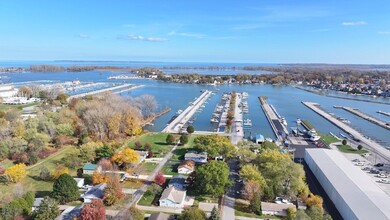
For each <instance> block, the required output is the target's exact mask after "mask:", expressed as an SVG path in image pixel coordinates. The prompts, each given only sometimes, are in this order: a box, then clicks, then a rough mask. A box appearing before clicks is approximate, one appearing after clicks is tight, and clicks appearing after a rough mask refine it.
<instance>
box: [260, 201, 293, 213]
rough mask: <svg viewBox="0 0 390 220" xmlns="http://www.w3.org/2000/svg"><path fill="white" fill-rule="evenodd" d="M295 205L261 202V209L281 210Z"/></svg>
mask: <svg viewBox="0 0 390 220" xmlns="http://www.w3.org/2000/svg"><path fill="white" fill-rule="evenodd" d="M293 207H295V206H294V205H293V204H278V203H271V202H261V210H263V211H273V212H281V211H284V210H286V209H288V208H293Z"/></svg>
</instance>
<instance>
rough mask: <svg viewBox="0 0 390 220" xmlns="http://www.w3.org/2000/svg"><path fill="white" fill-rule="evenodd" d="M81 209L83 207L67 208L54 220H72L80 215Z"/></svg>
mask: <svg viewBox="0 0 390 220" xmlns="http://www.w3.org/2000/svg"><path fill="white" fill-rule="evenodd" d="M82 207H83V205H79V206H76V207H74V206H71V207H68V208H66V209H65V210H64V211H63V212H62V213H61V215H59V216H58V217H57V218H55V220H73V219H75V217H78V216H79V215H80V213H81V208H82Z"/></svg>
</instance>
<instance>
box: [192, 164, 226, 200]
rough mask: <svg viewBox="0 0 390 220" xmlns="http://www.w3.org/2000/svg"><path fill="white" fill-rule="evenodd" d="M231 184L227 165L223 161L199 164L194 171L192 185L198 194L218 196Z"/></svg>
mask: <svg viewBox="0 0 390 220" xmlns="http://www.w3.org/2000/svg"><path fill="white" fill-rule="evenodd" d="M230 185H231V181H230V180H229V167H228V165H227V163H226V162H223V161H211V162H210V163H208V164H204V165H202V166H200V167H199V168H198V169H197V171H196V173H195V181H194V187H195V189H196V190H197V191H198V193H200V194H211V195H212V196H220V195H222V194H223V193H224V192H225V188H226V187H228V186H230Z"/></svg>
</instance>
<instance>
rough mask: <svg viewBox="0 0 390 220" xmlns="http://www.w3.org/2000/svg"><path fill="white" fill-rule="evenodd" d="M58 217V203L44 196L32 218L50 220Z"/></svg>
mask: <svg viewBox="0 0 390 220" xmlns="http://www.w3.org/2000/svg"><path fill="white" fill-rule="evenodd" d="M59 215H60V209H59V207H58V202H57V201H56V200H55V199H53V198H50V197H48V196H45V197H44V198H43V201H42V202H41V204H40V205H39V207H38V208H37V210H36V211H35V212H34V214H33V217H34V219H37V220H52V219H55V218H56V217H57V216H59Z"/></svg>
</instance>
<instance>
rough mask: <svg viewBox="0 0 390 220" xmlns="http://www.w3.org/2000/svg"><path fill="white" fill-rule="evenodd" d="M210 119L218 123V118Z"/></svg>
mask: <svg viewBox="0 0 390 220" xmlns="http://www.w3.org/2000/svg"><path fill="white" fill-rule="evenodd" d="M210 121H211V122H212V123H218V122H219V121H218V119H216V118H212V119H211V120H210Z"/></svg>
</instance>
